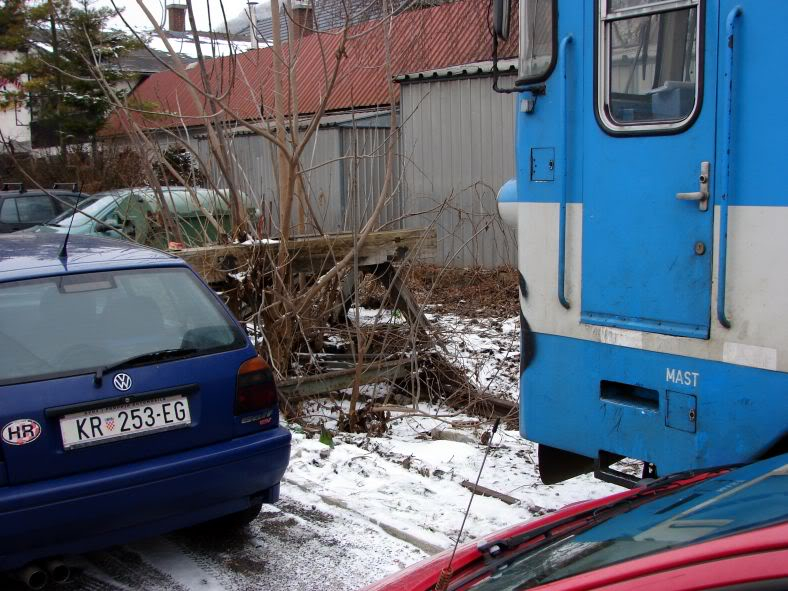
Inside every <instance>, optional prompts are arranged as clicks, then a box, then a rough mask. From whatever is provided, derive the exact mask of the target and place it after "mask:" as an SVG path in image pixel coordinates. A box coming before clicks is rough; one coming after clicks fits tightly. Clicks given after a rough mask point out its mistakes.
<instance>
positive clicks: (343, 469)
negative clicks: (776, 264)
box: [0, 309, 620, 591]
mask: <svg viewBox="0 0 788 591" xmlns="http://www.w3.org/2000/svg"><path fill="white" fill-rule="evenodd" d="M359 312H360V315H361V317H362V320H363V321H364V322H366V323H372V322H375V321H377V322H400V321H401V319H400V318H398V317H397V315H396V313H395V314H394V315H392V314H390V313H388V312H384V313H383V314H381V315H378V314H377V311H370V310H365V309H361V310H360V311H359ZM349 317H350V318H354V317H355V311H351V313H350V314H349ZM430 319H431V320H433V321H434V322H435V323H436V325H437V326H438V327H439V328H440V329H441V332H442V338H443V340H444V342H445V343H446V346H447V348H448V349H449V351H450V353H451V354H452V355H454V356H456V359H457V360H458V362H459V363H460V364H461V365H462V366H463V367H464V368H465V369H466V371H467V372H468V373H469V375H470V376H471V379H472V380H473V381H475V382H476V385H477V386H479V387H480V388H482V389H486V390H487V391H489V392H491V393H494V394H495V395H497V396H502V397H506V398H509V399H512V400H515V399H516V398H517V395H518V385H517V375H518V370H517V366H518V363H519V351H518V346H519V342H518V341H519V327H518V319H517V318H512V319H490V318H484V317H483V316H481V315H480V316H479V317H477V318H466V317H460V316H455V315H451V314H437V312H436V311H435V309H433V310H431V311H430ZM340 411H344V412H346V411H347V402H342V401H340V402H336V401H334V400H322V401H315V402H312V403H310V404H308V405H306V407H305V408H304V415H305V416H306V417H308V418H309V419H310V420H311V421H312V426H313V428H312V429H309V430H307V431H305V430H304V429H303V428H302V427H300V426H299V425H296V424H293V425H290V427H291V429H292V431H293V446H292V452H291V459H290V466H289V468H288V471H287V473H286V474H285V477H284V481H283V483H282V489H281V498H280V501H279V502H278V503H277V504H276V505H274V506H268V507H265V508H264V509H263V512H262V513H261V514H260V516H258V518H257V519H256V520H255V521H254V522H253V523H252V524H251V525H250V526H249V527H247V528H245V529H242V530H240V531H235V532H233V531H226V532H218V533H217V532H216V531H212V530H206V529H205V528H199V527H198V528H192V529H190V530H184V531H180V532H175V533H173V534H170V535H167V536H163V537H159V538H154V539H150V540H143V541H140V542H136V543H134V544H129V545H127V546H123V547H116V548H110V549H108V550H104V551H101V552H95V553H91V554H88V555H84V556H80V557H70V558H68V561H69V562H70V563H71V564H72V565H74V566H75V568H76V571H77V575H76V577H75V580H74V581H73V582H72V583H69V584H67V585H64V586H60V588H61V589H62V590H63V591H76V590H77V589H80V590H81V589H89V590H92V591H100V590H104V591H120V590H123V591H127V590H131V589H133V590H144V591H165V590H166V591H172V590H174V591H193V590H205V591H236V590H237V591H241V590H246V589H255V590H259V591H267V590H271V591H273V590H290V589H293V590H296V589H298V590H313V591H322V590H332V591H340V590H352V589H358V588H360V587H363V586H364V585H366V584H369V583H371V582H373V581H375V580H377V579H380V578H382V577H384V576H385V575H387V574H390V573H392V572H395V571H397V570H399V569H401V568H403V567H405V566H407V565H409V564H412V563H415V562H417V561H419V560H421V559H423V558H425V557H427V556H429V555H430V554H432V553H434V552H437V551H440V550H442V549H444V548H448V547H450V546H451V545H452V544H453V543H454V540H455V539H456V538H457V535H458V530H459V527H460V524H461V523H462V519H463V514H464V512H465V509H466V507H467V505H468V500H469V498H470V492H469V491H468V490H467V489H466V488H463V487H462V486H461V483H462V481H463V480H469V481H471V482H474V481H475V480H476V477H477V474H478V471H479V467H480V465H481V462H482V459H483V457H484V453H485V449H486V446H485V445H484V444H482V443H481V441H482V435H483V434H484V433H485V432H488V431H489V430H490V427H491V424H490V423H489V422H485V421H482V420H480V419H478V418H476V417H470V416H465V415H462V414H458V413H456V411H451V410H447V409H445V408H439V407H436V406H429V405H426V404H421V405H419V406H418V408H417V409H413V410H412V411H411V412H407V413H406V412H403V413H400V414H395V415H394V416H392V417H391V418H390V420H389V421H388V429H387V431H386V432H385V433H384V434H383V435H382V436H377V437H372V436H367V435H362V434H347V433H340V434H335V435H334V437H333V445H334V447H333V448H331V447H329V445H326V444H324V443H321V442H320V438H319V434H314V433H313V431H314V426H318V425H320V424H322V425H323V426H324V427H326V428H327V429H329V430H332V429H333V428H334V427H335V426H336V419H337V418H338V413H339V412H340ZM307 427H309V425H307ZM436 429H437V430H444V429H449V433H450V437H448V436H446V434H445V433H444V434H443V435H442V436H440V437H447V438H437V439H436V438H435V437H434V436H433V433H434V432H435V430H436ZM535 458H536V446H535V445H534V444H532V443H530V442H528V441H525V440H523V439H522V438H521V437H520V435H519V433H518V432H517V431H512V430H506V429H504V428H503V427H502V428H501V430H499V432H498V433H497V434H496V436H495V437H494V438H493V440H492V444H491V448H490V452H489V456H488V458H487V461H486V464H485V467H484V470H483V472H482V474H481V479H480V481H479V484H480V485H482V486H485V487H487V488H491V489H493V490H496V491H498V492H501V493H505V494H507V495H510V496H511V497H514V498H515V499H517V502H516V503H515V504H513V505H508V504H506V503H504V502H502V501H500V500H498V499H495V498H488V497H481V496H478V495H477V496H475V497H474V500H473V503H472V507H471V511H470V515H469V517H468V520H467V523H466V526H465V530H464V531H463V533H462V535H461V541H465V540H468V539H471V538H475V537H479V536H482V535H484V534H487V533H491V532H493V531H495V530H497V529H500V528H503V527H506V526H508V525H511V524H513V523H517V522H520V521H523V520H527V519H531V518H533V517H536V516H540V515H543V514H545V513H547V512H550V511H553V510H555V509H558V508H560V507H561V506H563V505H566V504H569V503H572V502H575V501H580V500H585V499H589V498H597V497H601V496H605V495H608V494H611V493H613V492H615V491H617V490H620V489H619V488H618V487H616V486H614V485H611V484H606V483H603V482H600V481H597V480H595V479H593V478H592V477H590V476H581V477H578V478H574V479H572V480H569V481H567V482H564V483H561V484H557V485H552V486H546V485H543V484H541V482H540V481H539V478H538V474H537V469H536V466H535ZM14 585H15V584H14V583H11V582H10V581H3V580H2V579H0V588H2V589H6V588H8V589H13V588H14ZM16 588H19V587H16Z"/></svg>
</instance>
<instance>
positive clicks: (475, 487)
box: [460, 480, 520, 505]
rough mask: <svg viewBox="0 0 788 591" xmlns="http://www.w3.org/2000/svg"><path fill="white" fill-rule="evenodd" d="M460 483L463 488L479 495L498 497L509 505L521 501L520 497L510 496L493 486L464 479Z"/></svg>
mask: <svg viewBox="0 0 788 591" xmlns="http://www.w3.org/2000/svg"><path fill="white" fill-rule="evenodd" d="M460 485H461V486H462V487H463V488H467V489H468V490H471V491H473V492H474V493H476V494H477V495H482V496H483V497H492V498H494V499H498V500H501V501H503V502H504V503H506V504H507V505H516V504H517V503H519V502H520V501H519V499H515V498H514V497H510V496H509V495H507V494H504V493H502V492H498V491H497V490H493V489H491V488H487V487H486V486H481V485H480V484H474V483H473V482H471V481H470V480H463V481H462V482H461V483H460Z"/></svg>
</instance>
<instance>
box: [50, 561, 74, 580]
mask: <svg viewBox="0 0 788 591" xmlns="http://www.w3.org/2000/svg"><path fill="white" fill-rule="evenodd" d="M44 568H45V569H46V571H47V574H48V575H49V578H50V579H52V580H53V581H54V582H55V583H66V582H68V580H69V579H70V578H71V568H69V566H68V565H67V564H65V563H64V562H63V561H62V560H59V559H57V558H52V559H50V560H47V561H46V562H45V563H44Z"/></svg>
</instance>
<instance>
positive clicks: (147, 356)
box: [93, 347, 197, 386]
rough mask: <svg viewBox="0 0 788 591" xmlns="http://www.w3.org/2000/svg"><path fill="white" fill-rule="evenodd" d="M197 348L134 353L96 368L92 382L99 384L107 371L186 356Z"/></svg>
mask: <svg viewBox="0 0 788 591" xmlns="http://www.w3.org/2000/svg"><path fill="white" fill-rule="evenodd" d="M196 352H197V349H195V348H194V347H190V348H186V349H162V350H161V351H152V352H151V353H143V354H142V355H134V356H133V357H129V358H128V359H124V360H123V361H118V362H117V363H111V364H109V365H105V366H103V367H99V368H98V369H97V370H96V375H95V376H93V383H94V384H95V385H96V386H101V382H102V379H103V378H104V374H105V373H109V372H111V371H114V370H116V369H121V368H123V367H129V366H132V365H137V364H138V363H147V362H148V361H161V360H162V359H177V358H178V357H188V356H189V355H192V354H193V353H196Z"/></svg>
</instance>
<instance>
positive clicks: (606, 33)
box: [596, 0, 704, 133]
mask: <svg viewBox="0 0 788 591" xmlns="http://www.w3.org/2000/svg"><path fill="white" fill-rule="evenodd" d="M598 2H599V5H598V6H599V10H598V14H599V20H598V22H597V32H596V43H597V52H596V55H597V65H596V67H597V85H596V86H597V99H596V100H597V106H596V108H597V113H598V115H599V119H600V122H601V123H602V125H603V126H604V127H605V128H606V129H607V130H609V131H612V132H614V133H615V132H619V133H622V132H623V133H638V132H645V133H654V132H661V133H665V132H672V131H677V130H681V129H682V128H684V127H686V126H687V122H688V121H689V122H691V121H693V120H694V119H695V117H696V115H697V113H698V111H699V110H700V107H701V86H702V80H703V72H702V71H701V70H702V68H703V51H702V50H703V45H702V44H701V42H700V40H701V38H702V37H701V34H702V29H701V27H702V26H703V23H702V20H703V19H702V17H703V14H704V11H703V10H702V8H703V7H702V6H701V4H702V2H703V0H652V2H649V3H648V4H644V5H641V6H635V7H632V8H624V9H621V10H617V11H610V10H608V0H598ZM684 8H696V9H697V10H696V15H697V16H696V30H695V40H696V41H695V43H696V48H695V103H694V105H693V107H692V110H691V111H690V112H689V113H688V114H687V116H686V117H683V118H682V119H679V120H677V121H654V122H648V123H647V122H643V121H639V122H636V123H633V124H631V125H627V124H622V123H619V122H617V121H614V120H613V119H612V118H611V117H610V116H609V115H608V100H607V99H608V97H609V96H610V30H611V23H613V22H615V21H618V20H623V19H629V18H634V17H639V16H651V15H654V14H659V13H662V12H670V11H673V10H681V9H684Z"/></svg>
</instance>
